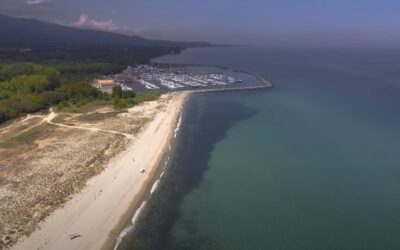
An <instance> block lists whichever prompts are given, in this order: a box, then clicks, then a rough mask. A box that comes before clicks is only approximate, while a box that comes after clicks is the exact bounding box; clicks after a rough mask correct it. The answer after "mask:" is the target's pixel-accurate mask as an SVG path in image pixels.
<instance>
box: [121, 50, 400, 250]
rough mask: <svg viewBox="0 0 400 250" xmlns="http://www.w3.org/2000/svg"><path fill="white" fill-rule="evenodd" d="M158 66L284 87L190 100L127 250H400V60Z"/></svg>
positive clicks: (391, 56)
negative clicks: (212, 69)
mask: <svg viewBox="0 0 400 250" xmlns="http://www.w3.org/2000/svg"><path fill="white" fill-rule="evenodd" d="M157 61H158V62H164V63H190V64H203V65H216V66H224V67H230V68H233V69H239V70H248V71H253V72H257V73H259V74H261V75H263V76H264V77H266V78H267V79H269V80H270V81H271V82H272V83H273V84H274V86H275V87H274V88H273V89H270V90H261V91H247V92H229V93H228V92H225V93H208V94H195V95H192V96H191V98H190V100H189V101H188V103H187V105H186V107H185V110H184V113H183V117H182V125H181V128H180V131H179V133H178V137H177V140H176V142H175V146H174V149H173V151H172V153H171V159H170V161H169V162H170V164H169V167H168V171H167V174H166V175H165V176H164V177H163V179H162V181H161V183H160V185H159V187H158V189H157V191H156V192H155V193H154V195H153V197H152V199H151V200H150V201H149V202H148V203H147V205H146V208H145V209H144V210H143V213H142V216H141V217H140V219H139V221H138V224H137V225H136V227H135V230H134V232H131V233H129V234H128V235H127V237H125V239H124V241H123V242H122V244H121V246H120V249H146V250H149V249H160V250H161V249H162V250H164V249H229V250H236V249H246V250H247V249H252V250H253V249H272V250H276V249H282V250H292V249H296V250H321V249H323V250H330V249H335V250H336V249H352V250H355V249H360V250H361V249H362V250H368V249H371V250H376V249H379V250H390V249H396V250H398V249H400V234H399V233H400V51H396V50H378V49H374V50H367V49H362V50H361V49H360V50H351V49H326V50H322V49H321V50H317V49H314V50H311V49H310V50H306V49H267V48H254V47H236V48H235V47H231V48H198V49H189V50H185V51H183V52H182V53H181V54H179V55H169V56H165V57H161V58H159V59H157Z"/></svg>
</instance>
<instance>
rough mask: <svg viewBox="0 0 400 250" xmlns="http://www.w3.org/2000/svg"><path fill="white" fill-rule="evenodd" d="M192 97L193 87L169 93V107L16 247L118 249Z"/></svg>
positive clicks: (156, 176)
mask: <svg viewBox="0 0 400 250" xmlns="http://www.w3.org/2000/svg"><path fill="white" fill-rule="evenodd" d="M188 96H189V93H188V92H184V93H183V92H181V93H172V94H168V97H167V98H169V99H168V100H167V104H166V107H165V110H162V111H160V112H158V113H157V114H156V116H155V117H154V119H152V121H150V122H149V123H148V124H147V125H146V127H145V128H144V129H143V131H142V132H140V134H139V135H138V136H137V137H135V139H134V140H133V141H131V142H130V143H129V144H128V146H127V148H126V149H125V150H124V151H123V152H122V153H120V154H119V155H117V156H116V157H114V158H113V159H111V160H110V162H109V163H108V164H107V167H106V168H105V170H104V171H103V172H102V173H100V174H99V175H97V176H95V177H93V178H92V179H90V180H89V181H88V183H87V186H86V187H85V188H84V189H83V190H82V191H81V192H79V193H77V194H75V195H73V197H72V199H71V200H70V201H68V202H67V203H66V204H64V206H63V207H62V208H60V209H58V210H56V211H55V212H54V213H53V214H51V215H50V216H49V217H48V218H47V219H46V220H45V221H44V222H42V223H41V224H40V227H39V228H38V229H37V230H36V231H35V232H33V233H32V234H31V235H30V236H28V237H26V238H23V239H22V240H20V241H18V242H17V244H15V245H14V246H12V247H11V249H60V250H62V249H66V250H67V249H113V248H114V246H115V243H116V240H117V237H118V236H119V234H120V233H121V231H122V230H123V228H125V226H126V224H127V221H128V220H129V219H130V218H132V214H133V213H134V212H135V211H136V209H135V208H138V207H139V206H140V205H141V203H142V201H143V200H144V198H145V197H146V196H147V193H148V191H149V190H150V189H151V188H154V187H152V186H153V185H154V184H153V183H154V181H155V180H156V179H157V178H159V176H158V175H157V173H158V172H159V170H160V165H161V164H160V163H161V161H162V159H163V158H164V155H165V154H166V153H167V152H168V148H169V145H170V143H171V141H172V140H173V139H174V133H175V129H176V126H177V123H178V120H179V117H180V114H181V112H182V109H183V106H184V103H185V101H186V99H187V97H188ZM135 165H136V166H135ZM143 169H145V170H146V172H145V173H141V172H142V170H143ZM74 235H75V236H77V237H73V236H74Z"/></svg>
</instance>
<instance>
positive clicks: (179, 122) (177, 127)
mask: <svg viewBox="0 0 400 250" xmlns="http://www.w3.org/2000/svg"><path fill="white" fill-rule="evenodd" d="M181 123H182V112H181V114H180V115H179V120H178V124H176V128H175V130H174V138H176V136H177V134H178V131H179V129H180V128H181Z"/></svg>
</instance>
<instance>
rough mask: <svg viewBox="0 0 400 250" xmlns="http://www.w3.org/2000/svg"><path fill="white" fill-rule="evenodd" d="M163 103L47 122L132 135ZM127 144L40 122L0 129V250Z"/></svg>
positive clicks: (107, 136)
mask: <svg viewBox="0 0 400 250" xmlns="http://www.w3.org/2000/svg"><path fill="white" fill-rule="evenodd" d="M165 101H166V99H165V98H161V100H160V101H158V102H150V103H145V104H142V105H141V106H140V107H135V108H132V109H130V110H128V111H125V112H115V111H113V110H110V108H109V107H101V109H98V110H96V109H94V110H93V111H92V112H90V113H86V114H81V115H77V114H60V115H58V117H56V118H55V119H54V120H53V122H55V123H60V124H67V125H76V126H85V127H93V128H100V129H103V130H112V131H118V132H123V133H129V134H133V135H134V134H136V133H138V132H139V131H140V130H141V129H142V128H143V127H144V126H145V125H146V124H147V123H148V122H149V121H150V120H151V119H152V118H153V117H154V116H155V114H156V112H157V110H158V109H162V108H164V107H165V103H166V102H165ZM21 121H22V122H21ZM128 142H129V140H128V139H127V138H126V137H125V136H123V135H120V134H112V133H105V132H93V131H88V130H83V129H77V128H67V127H60V126H57V125H52V124H48V123H46V122H44V120H43V119H42V118H40V117H37V118H36V117H35V118H31V119H28V120H26V121H24V120H20V121H19V122H15V123H11V124H9V125H8V126H3V127H2V128H0V249H3V248H5V247H8V246H11V245H13V244H14V243H15V242H16V241H17V240H18V239H19V238H20V237H21V236H22V235H29V234H31V233H32V232H33V231H34V230H35V229H36V228H37V227H38V225H39V222H40V221H42V220H43V219H44V218H46V217H47V216H48V215H49V214H50V213H51V212H52V211H54V210H55V209H57V208H58V207H60V206H62V205H63V204H64V203H65V202H66V201H67V200H68V199H70V198H71V195H72V194H74V193H76V192H77V191H79V190H81V189H82V188H83V187H84V186H85V185H86V182H87V180H88V179H90V178H91V177H93V176H94V175H96V174H98V173H99V172H101V171H102V170H103V168H104V166H106V163H107V162H108V161H109V159H110V158H112V157H113V156H115V155H116V154H118V153H119V152H121V151H122V150H124V148H125V146H126V145H127V143H128Z"/></svg>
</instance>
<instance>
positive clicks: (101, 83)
mask: <svg viewBox="0 0 400 250" xmlns="http://www.w3.org/2000/svg"><path fill="white" fill-rule="evenodd" d="M92 85H93V87H96V88H98V89H100V90H101V91H102V92H107V93H111V92H112V89H113V88H114V87H115V86H117V83H116V82H115V81H114V80H113V79H97V80H94V82H93V84H92Z"/></svg>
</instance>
